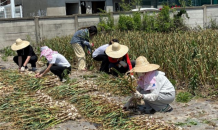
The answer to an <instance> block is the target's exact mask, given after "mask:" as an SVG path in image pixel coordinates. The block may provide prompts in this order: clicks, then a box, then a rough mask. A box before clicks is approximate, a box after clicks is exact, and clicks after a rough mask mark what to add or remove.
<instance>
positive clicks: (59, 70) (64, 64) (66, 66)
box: [36, 46, 71, 82]
mask: <svg viewBox="0 0 218 130" xmlns="http://www.w3.org/2000/svg"><path fill="white" fill-rule="evenodd" d="M40 51H41V56H44V57H45V58H46V59H47V60H48V63H47V68H46V69H45V70H43V71H41V72H40V73H37V74H36V77H37V78H40V77H42V76H43V75H45V74H46V73H47V72H49V70H51V72H52V73H53V74H55V75H57V76H58V77H59V79H60V81H62V82H65V81H66V79H64V77H65V76H66V75H67V74H69V73H70V72H71V65H70V63H69V62H68V61H67V59H66V58H65V57H64V56H63V55H61V54H59V53H58V52H57V51H52V50H51V49H50V48H48V47H47V46H44V47H41V48H40ZM64 70H65V71H64Z"/></svg>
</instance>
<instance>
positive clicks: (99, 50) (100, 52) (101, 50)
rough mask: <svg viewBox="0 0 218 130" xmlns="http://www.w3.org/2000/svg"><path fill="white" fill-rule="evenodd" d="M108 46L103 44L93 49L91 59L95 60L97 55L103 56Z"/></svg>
mask: <svg viewBox="0 0 218 130" xmlns="http://www.w3.org/2000/svg"><path fill="white" fill-rule="evenodd" d="M108 46H109V44H105V45H102V46H100V47H98V48H97V49H95V51H94V52H93V53H92V58H95V57H96V56H98V55H104V54H105V53H104V51H105V50H106V48H107V47H108Z"/></svg>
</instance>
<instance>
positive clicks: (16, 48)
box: [11, 38, 30, 51]
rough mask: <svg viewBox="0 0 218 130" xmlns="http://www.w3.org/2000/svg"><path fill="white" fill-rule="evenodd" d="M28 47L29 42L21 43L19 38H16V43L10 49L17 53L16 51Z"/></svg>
mask: <svg viewBox="0 0 218 130" xmlns="http://www.w3.org/2000/svg"><path fill="white" fill-rule="evenodd" d="M29 45H30V42H28V41H22V40H21V39H20V38H18V39H17V40H16V43H14V44H12V46H11V49H12V50H14V51H17V50H20V49H23V48H25V47H27V46H29Z"/></svg>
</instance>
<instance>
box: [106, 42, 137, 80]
mask: <svg viewBox="0 0 218 130" xmlns="http://www.w3.org/2000/svg"><path fill="white" fill-rule="evenodd" d="M128 51H129V48H128V47H127V46H125V45H121V44H119V43H117V42H114V43H113V44H112V45H110V46H108V47H107V49H106V51H105V53H106V54H107V55H108V59H109V62H110V64H109V69H110V72H111V73H112V74H113V75H114V76H118V73H117V72H116V71H114V70H112V68H114V69H116V70H117V71H118V72H119V73H126V72H128V71H129V70H132V66H133V67H134V66H135V61H130V59H129V55H128V53H127V52H128ZM131 77H132V78H134V76H133V74H131Z"/></svg>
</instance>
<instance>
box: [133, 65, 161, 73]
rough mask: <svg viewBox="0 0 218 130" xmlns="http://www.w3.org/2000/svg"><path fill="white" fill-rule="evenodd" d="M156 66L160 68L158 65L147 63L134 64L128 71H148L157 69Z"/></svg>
mask: <svg viewBox="0 0 218 130" xmlns="http://www.w3.org/2000/svg"><path fill="white" fill-rule="evenodd" d="M158 68H160V66H159V65H156V64H148V65H146V66H136V67H134V68H133V69H132V70H130V72H150V71H153V70H157V69H158Z"/></svg>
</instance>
